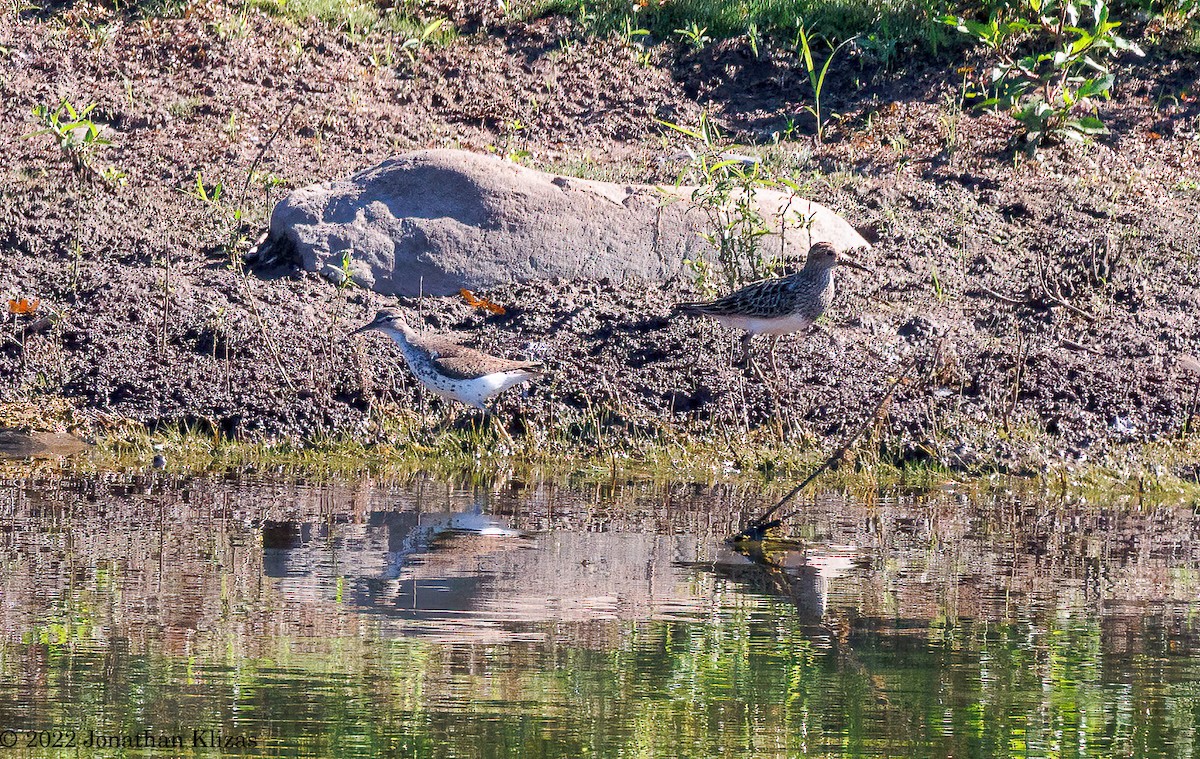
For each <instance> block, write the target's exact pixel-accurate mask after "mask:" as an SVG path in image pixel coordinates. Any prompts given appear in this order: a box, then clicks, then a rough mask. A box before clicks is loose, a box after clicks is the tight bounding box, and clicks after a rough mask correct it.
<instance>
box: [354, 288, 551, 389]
mask: <svg viewBox="0 0 1200 759" xmlns="http://www.w3.org/2000/svg"><path fill="white" fill-rule="evenodd" d="M371 330H375V331H378V332H382V333H383V334H385V335H387V336H388V337H390V338H392V339H393V340H395V341H396V344H397V345H399V346H400V351H401V353H403V354H404V360H405V361H406V362H407V363H408V368H409V369H410V370H412V373H413V376H415V377H416V378H417V380H418V381H419V382H420V383H421V384H422V385H424V386H425V387H427V388H429V389H430V390H431V391H433V392H434V393H435V394H437V395H439V396H441V397H442V398H448V399H450V400H454V401H458V402H459V403H465V404H467V405H468V406H474V407H475V408H478V409H483V410H485V411H486V410H487V406H486V405H485V404H486V403H487V401H488V400H490V399H491V398H492V397H494V396H496V395H499V394H500V393H502V392H504V391H505V390H507V389H509V388H510V387H513V386H514V385H519V384H521V383H522V382H525V381H527V380H530V379H532V378H533V377H535V376H537V375H538V374H540V373H541V372H542V365H541V363H539V362H536V361H509V360H507V359H503V358H496V357H495V356H489V355H487V354H486V353H481V352H479V351H477V350H474V349H472V348H467V347H465V346H462V345H459V344H458V341H457V340H455V339H454V338H452V337H448V336H444V335H421V334H418V333H417V331H416V330H414V329H413V328H412V327H409V326H408V324H407V323H406V322H405V321H404V315H403V314H402V313H401V312H400V311H398V310H396V309H392V308H385V309H383V310H382V311H380V312H379V313H377V314H376V315H375V319H374V320H372V321H371V322H370V323H369V324H364V325H363V326H361V327H359V328H358V329H356V330H354V331H353V332H352V333H350V334H352V335H357V334H359V333H362V332H368V331H371Z"/></svg>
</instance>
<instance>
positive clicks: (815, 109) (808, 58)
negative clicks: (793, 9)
mask: <svg viewBox="0 0 1200 759" xmlns="http://www.w3.org/2000/svg"><path fill="white" fill-rule="evenodd" d="M796 40H797V47H799V48H800V52H801V59H802V60H803V61H804V69H805V71H807V72H808V81H809V84H811V85H812V89H813V104H812V105H806V106H804V110H806V111H808V112H809V113H811V114H812V116H813V118H815V119H816V120H817V142H824V141H825V120H824V119H822V118H821V93H822V91H823V90H824V89H825V76H826V75H827V74H828V73H829V65H830V64H831V63H833V58H834V56H836V55H837V53H838V51H839V50H841V49H842V48H843V47H845V46H846V45H848V44H850V43H851V42H853V41H854V40H855V38H854V37H851V38H850V39H847V40H843V41H842V42H841V43H839V44H838V45H837V46H836V47H834V48H833V49H832V50H831V51H830V53H829V57H827V58H826V59H825V63H824V64H823V65H822V66H821V68H820V69H818V68H817V66H816V63H815V62H814V61H813V55H812V45H811V44H809V36H808V31H807V30H806V29H805V28H804V27H803V26H801V27H799V28H798V29H797V34H796Z"/></svg>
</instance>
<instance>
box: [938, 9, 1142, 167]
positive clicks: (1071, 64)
mask: <svg viewBox="0 0 1200 759" xmlns="http://www.w3.org/2000/svg"><path fill="white" fill-rule="evenodd" d="M942 22H943V23H945V24H948V25H950V26H953V27H955V28H956V29H958V30H959V31H960V32H962V33H964V34H966V35H969V36H970V37H973V38H974V39H975V40H976V41H978V42H980V43H982V44H983V45H985V46H987V47H988V48H990V49H991V50H992V51H993V52H994V54H995V55H996V57H997V58H998V62H997V63H996V64H995V65H994V66H993V67H992V68H991V70H990V72H989V73H988V77H987V81H986V86H985V88H984V90H985V91H973V92H971V93H969V94H968V97H971V98H975V99H978V98H982V100H981V101H980V102H979V103H978V107H982V108H995V109H998V110H1001V111H1005V112H1007V113H1009V114H1011V115H1012V116H1013V118H1015V119H1016V120H1017V121H1018V122H1020V123H1021V125H1022V127H1023V128H1024V130H1025V142H1026V145H1027V147H1028V149H1029V150H1030V151H1033V150H1036V149H1037V148H1038V146H1039V145H1040V144H1041V143H1042V142H1043V141H1044V140H1046V139H1047V138H1056V139H1072V140H1083V139H1086V138H1087V137H1088V136H1090V135H1095V134H1104V133H1106V132H1107V131H1108V129H1107V128H1106V127H1105V126H1104V123H1103V122H1102V121H1101V120H1100V119H1099V118H1098V117H1097V116H1096V114H1095V107H1094V105H1093V101H1094V100H1095V99H1097V98H1105V99H1107V98H1108V97H1109V91H1110V90H1111V89H1112V85H1113V80H1114V76H1113V74H1112V72H1111V70H1110V68H1109V60H1110V58H1111V57H1112V55H1113V54H1114V53H1117V52H1119V51H1122V50H1128V51H1130V52H1133V53H1135V54H1136V55H1142V54H1143V53H1142V51H1141V49H1140V48H1139V47H1138V46H1137V45H1135V44H1133V43H1132V42H1129V41H1128V40H1126V39H1124V38H1123V37H1121V36H1119V35H1118V34H1117V33H1116V29H1117V28H1118V27H1120V25H1121V24H1120V22H1117V21H1113V20H1111V18H1110V16H1109V8H1108V4H1107V3H1106V2H1105V0H1013V1H1012V2H1010V3H1008V4H1005V5H1003V6H1001V7H1000V8H998V9H996V10H993V11H992V12H991V14H990V15H989V17H988V20H987V21H977V20H973V19H969V18H964V17H962V16H945V17H943V18H942Z"/></svg>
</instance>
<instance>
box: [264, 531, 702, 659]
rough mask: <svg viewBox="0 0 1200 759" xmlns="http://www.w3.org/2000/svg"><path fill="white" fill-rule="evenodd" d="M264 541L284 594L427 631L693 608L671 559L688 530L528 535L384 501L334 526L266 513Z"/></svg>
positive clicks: (688, 551) (690, 544) (688, 555)
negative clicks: (278, 519)
mask: <svg viewBox="0 0 1200 759" xmlns="http://www.w3.org/2000/svg"><path fill="white" fill-rule="evenodd" d="M263 546H264V554H265V555H264V570H265V572H266V574H267V575H268V576H271V577H276V578H279V587H280V590H281V591H282V592H283V593H284V594H285V595H287V596H289V597H291V598H295V599H311V600H320V599H325V600H327V599H329V598H330V597H332V596H333V595H335V594H337V595H339V596H340V597H341V598H342V599H343V600H344V601H345V602H347V603H350V604H352V605H353V606H355V607H358V608H362V609H365V610H369V611H371V612H374V613H377V614H382V615H384V616H386V617H389V618H394V619H398V620H407V621H408V622H409V623H410V624H412V625H415V626H416V628H417V629H421V630H424V631H425V632H427V633H429V632H436V631H438V630H447V631H449V630H450V629H453V630H456V631H457V632H456V633H455V634H463V635H467V636H469V637H471V636H473V633H472V631H475V632H479V631H482V630H491V631H492V632H491V633H489V635H491V634H494V633H495V632H496V631H495V627H496V626H497V625H503V624H506V623H513V624H516V623H529V622H536V621H541V620H553V621H556V622H585V621H594V620H599V619H645V618H650V617H654V616H661V615H670V614H680V613H688V612H690V611H693V610H695V609H696V608H697V598H696V596H695V593H694V592H693V590H692V589H690V588H689V587H688V582H687V578H688V574H689V573H688V572H687V571H686V570H684V569H682V568H681V566H680V562H682V561H685V560H686V561H691V560H693V559H694V558H695V556H694V554H695V551H696V550H697V547H696V543H695V539H694V538H692V537H683V536H669V537H666V536H656V535H642V534H631V533H568V532H556V533H548V534H544V535H540V536H537V537H536V538H527V537H523V536H522V535H521V533H519V532H517V531H515V530H511V529H508V528H506V527H504V526H503V525H501V524H499V523H498V522H497V521H496V520H495V519H492V518H489V517H486V516H481V515H479V514H475V513H463V514H454V513H439V514H429V513H417V512H385V513H376V514H372V515H371V518H370V520H369V521H368V522H367V523H366V524H362V525H339V526H337V527H336V528H334V530H333V531H327V530H326V529H325V528H324V527H323V526H322V527H318V526H316V525H311V524H274V525H269V526H268V527H266V528H264V532H263ZM707 603H708V601H707V599H705V600H704V601H703V605H705V606H706V605H707ZM409 629H412V628H411V627H410V628H409Z"/></svg>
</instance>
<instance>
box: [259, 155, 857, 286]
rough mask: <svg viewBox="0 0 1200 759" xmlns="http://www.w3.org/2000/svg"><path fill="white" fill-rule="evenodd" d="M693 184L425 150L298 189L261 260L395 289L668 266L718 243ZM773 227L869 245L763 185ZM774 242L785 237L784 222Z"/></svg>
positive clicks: (796, 235) (805, 242) (798, 235)
mask: <svg viewBox="0 0 1200 759" xmlns="http://www.w3.org/2000/svg"><path fill="white" fill-rule="evenodd" d="M692 189H693V188H674V187H666V188H659V187H654V186H648V185H628V184H612V183H607V182H594V181H588V180H582V179H570V178H566V177H556V176H553V175H551V174H546V173H543V172H540V171H534V170H533V169H527V168H525V167H523V166H518V165H515V164H512V163H509V162H507V161H503V160H501V159H499V158H496V157H494V156H484V155H477V154H473V153H468V152H464V151H458V150H424V151H418V152H414V153H408V154H405V155H403V156H399V157H397V158H393V159H391V160H389V161H386V162H384V163H382V164H380V165H378V166H375V167H373V168H370V169H366V170H365V171H362V172H359V173H358V174H355V175H354V176H352V177H349V178H347V179H342V180H338V181H335V182H326V183H323V184H319V185H313V186H310V187H305V188H302V189H299V190H296V191H295V192H293V193H292V194H290V195H289V196H288V197H286V198H285V199H284V200H283V201H282V202H280V203H279V204H278V205H277V206H276V207H275V211H274V213H273V214H272V217H271V231H270V236H269V239H268V241H267V242H266V243H264V245H263V246H262V247H261V249H260V255H259V257H260V258H261V259H262V260H264V261H265V260H270V259H273V258H274V257H275V256H276V254H281V253H289V254H291V255H293V256H294V257H295V258H296V259H297V260H299V261H300V263H301V264H302V265H303V266H304V268H306V269H308V270H309V271H316V272H322V273H324V274H327V275H335V276H341V275H342V270H343V261H344V260H345V261H347V262H348V263H349V271H350V274H351V276H352V277H353V278H354V280H355V281H356V282H358V283H359V284H361V285H363V286H364V287H367V288H370V289H372V290H375V291H376V292H379V293H383V294H388V295H417V294H418V293H421V292H423V293H424V294H426V295H430V294H432V295H448V294H451V293H455V292H457V291H458V289H459V288H461V287H468V288H486V287H490V286H494V285H498V284H505V283H512V282H523V281H527V280H531V279H548V278H551V277H564V278H570V279H601V278H605V277H607V278H610V279H613V280H615V281H619V280H624V279H626V278H630V277H632V278H637V279H645V280H662V279H666V278H669V277H671V276H673V275H675V274H677V273H678V272H679V271H680V270H681V269H682V267H683V265H684V264H683V261H684V259H689V258H696V257H697V256H701V257H702V256H706V255H709V253H708V251H709V250H710V249H711V246H710V245H709V243H708V242H707V241H706V240H705V239H704V235H705V234H706V233H708V232H709V231H710V229H709V228H710V226H711V225H710V222H709V221H708V220H707V217H706V216H705V214H704V213H703V212H702V211H701V210H699V209H697V208H696V207H694V205H693V204H692V202H691V201H690V195H691V191H692ZM756 200H757V203H758V207H759V210H760V212H761V213H762V214H763V216H764V217H765V218H766V220H767V227H768V228H769V229H772V230H778V229H779V228H780V226H781V222H780V216H781V214H782V215H783V216H784V217H785V218H786V224H784V226H785V227H786V231H785V237H786V240H785V241H786V246H785V247H786V249H787V251H788V254H789V255H791V256H792V257H803V255H804V252H805V251H807V250H808V247H809V245H810V244H811V243H812V241H813V240H827V241H829V242H832V243H833V244H834V245H836V246H837V247H838V248H840V249H848V248H854V247H858V246H862V245H866V244H867V242H866V240H864V239H863V238H862V237H861V236H860V235H859V234H858V233H857V232H856V231H855V230H854V228H853V227H851V226H850V225H849V224H847V223H846V222H845V221H844V220H843V219H842V218H841V217H839V216H838V215H837V214H835V213H834V212H833V211H830V210H829V209H827V208H825V207H823V206H820V205H818V204H816V203H812V202H810V201H807V200H802V199H799V198H795V197H792V196H789V195H786V194H784V193H780V192H775V191H771V190H762V191H760V192H759V193H757V194H756ZM764 244H765V245H766V246H769V247H770V249H771V250H772V251H777V250H779V249H780V241H779V240H778V236H777V234H775V233H772V234H771V235H768V238H767V239H766V240H764Z"/></svg>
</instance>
